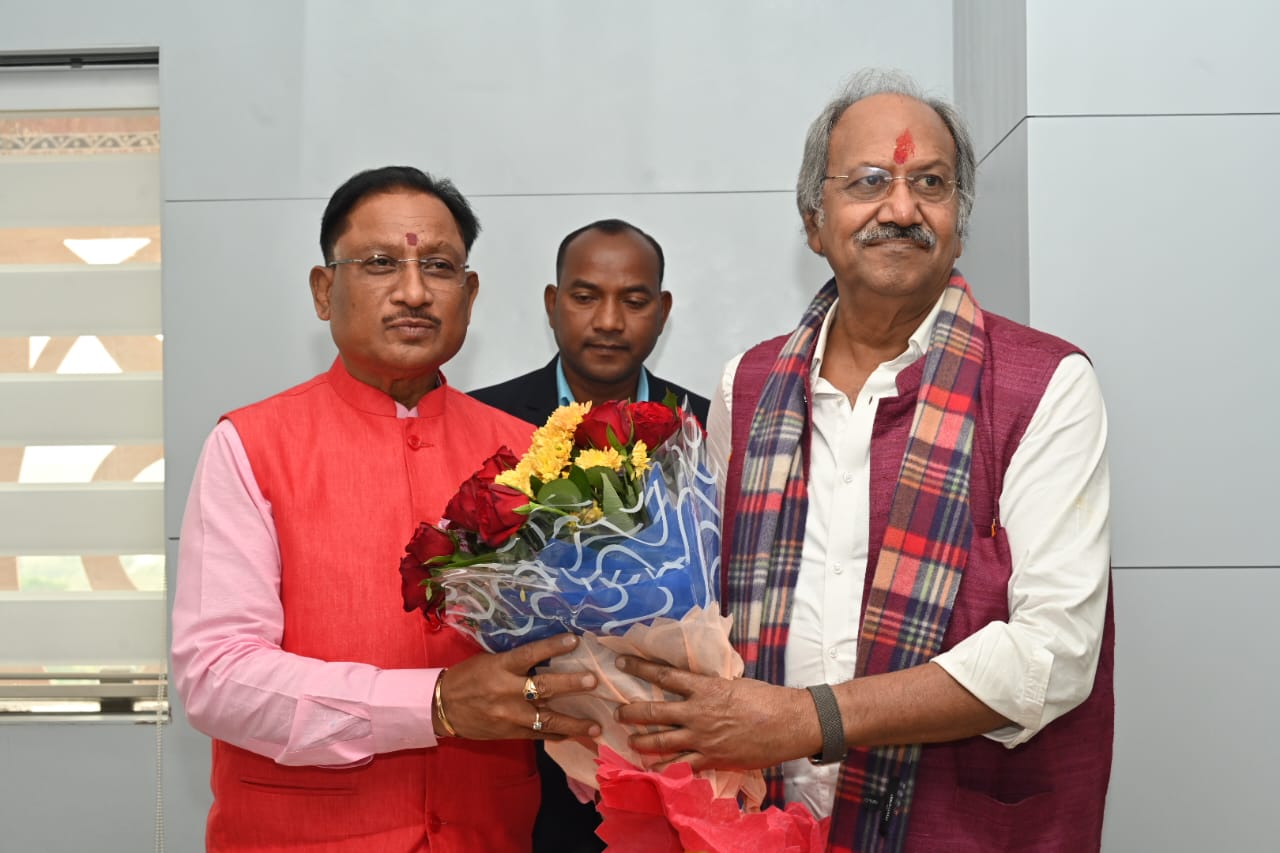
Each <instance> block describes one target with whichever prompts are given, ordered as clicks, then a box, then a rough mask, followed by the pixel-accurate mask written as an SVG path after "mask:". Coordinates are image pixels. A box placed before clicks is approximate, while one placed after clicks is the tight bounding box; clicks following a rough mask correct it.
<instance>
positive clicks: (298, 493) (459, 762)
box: [173, 167, 598, 853]
mask: <svg viewBox="0 0 1280 853" xmlns="http://www.w3.org/2000/svg"><path fill="white" fill-rule="evenodd" d="M479 227H480V226H479V223H478V221H477V220H476V217H475V214H474V213H473V212H472V210H471V207H470V205H469V204H468V203H467V201H466V199H465V198H464V197H463V196H462V194H461V193H459V192H458V190H457V189H456V188H455V187H454V186H453V184H452V183H451V182H449V181H448V180H440V179H435V178H432V177H431V176H429V175H426V174H424V173H422V172H420V171H418V170H417V169H412V168H406V167H387V168H382V169H375V170H371V171H367V172H362V173H360V174H358V175H356V176H354V177H353V178H351V179H350V180H348V181H347V182H346V183H345V184H343V186H341V187H340V188H339V189H338V190H337V192H335V193H334V195H333V197H332V198H331V199H330V201H329V204H328V207H327V208H326V209H325V212H324V216H323V219H322V222H321V229H320V246H321V249H322V251H323V253H324V260H325V263H324V264H323V265H322V266H317V267H315V268H314V269H312V271H311V293H312V297H313V300H314V304H315V310H316V315H317V316H318V317H319V318H320V319H321V320H324V321H326V322H327V323H328V324H329V327H330V331H331V333H332V336H333V340H334V342H335V343H336V344H337V348H338V357H337V359H336V360H335V361H334V362H333V365H332V367H330V368H329V370H328V371H327V372H326V373H323V374H321V375H319V376H316V377H315V378H313V379H311V380H310V381H308V382H305V383H303V384H302V385H299V386H297V387H295V388H291V389H289V390H287V391H284V392H282V393H280V394H277V395H275V396H273V397H270V398H268V399H266V400H263V401H261V402H258V403H255V404H253V405H250V406H247V407H245V408H242V409H238V410H236V411H233V412H231V413H229V414H227V415H225V416H224V417H223V419H222V420H221V422H220V423H219V424H218V425H217V427H216V428H215V429H214V431H213V433H212V435H211V436H210V437H209V440H208V441H207V442H206V444H205V448H204V451H203V453H202V455H201V458H200V462H199V465H198V467H197V470H196V474H195V479H194V481H193V483H192V487H191V494H190V497H189V499H188V503H187V511H186V514H185V517H184V519H183V528H182V540H181V545H180V550H179V570H178V584H177V590H176V594H175V602H174V614H173V668H174V679H175V683H176V685H177V688H178V691H179V693H180V694H181V696H182V699H183V702H184V705H185V707H186V710H187V715H188V717H189V718H190V720H191V723H192V725H194V726H195V727H196V728H197V729H199V730H200V731H202V732H205V733H206V734H208V735H209V736H211V737H212V738H213V739H214V741H213V774H212V788H213V795H214V803H213V808H212V810H211V811H210V813H209V821H208V827H207V833H206V839H207V845H208V849H209V850H215V851H276V850H281V851H283V850H288V851H317V853H318V851H361V853H367V851H396V853H400V851H403V853H408V851H423V850H430V851H468V853H471V851H476V850H486V851H508V850H510V851H527V850H529V849H530V846H531V833H532V827H533V821H534V815H535V814H536V812H537V809H538V777H537V773H536V771H535V766H534V758H533V749H532V740H533V739H535V738H547V737H552V738H560V737H565V736H580V735H591V734H594V733H596V732H597V729H598V727H596V726H594V724H592V723H590V722H589V721H584V720H578V719H574V718H570V717H566V716H563V715H560V714H556V713H554V712H551V711H549V710H547V709H546V708H545V706H543V705H542V702H544V701H545V700H546V699H547V698H550V697H553V696H555V695H557V694H564V693H571V692H577V691H581V690H584V689H589V688H590V687H592V686H593V685H594V679H592V678H591V677H585V678H584V677H583V676H574V675H539V676H538V677H537V678H536V679H534V684H533V688H534V694H533V695H532V696H531V697H529V698H526V693H527V684H526V675H527V673H528V670H529V669H530V668H531V667H532V666H533V665H534V664H535V663H536V662H538V661H540V660H544V659H546V658H549V657H553V656H556V655H559V654H563V653H564V652H566V651H568V650H570V649H571V648H573V646H574V645H575V642H576V640H575V638H573V637H569V636H565V637H553V638H549V639H547V640H542V641H539V642H535V643H530V644H529V645H527V646H525V647H523V648H520V649H517V650H515V651H511V652H508V653H505V654H500V655H489V654H480V653H479V649H478V648H477V647H476V646H475V645H474V644H473V643H472V642H471V641H469V640H467V639H465V638H464V637H463V635H461V634H460V633H458V632H456V631H453V630H451V629H447V628H446V629H441V628H440V627H439V626H437V625H433V624H431V623H429V622H427V621H426V620H424V619H422V618H421V616H419V615H418V614H416V613H406V612H405V610H404V605H403V602H402V598H401V589H400V584H399V582H398V581H399V578H398V576H397V574H396V566H397V565H398V564H399V563H400V558H401V556H402V555H403V552H404V546H405V543H406V542H407V541H408V540H409V538H410V536H411V535H412V534H413V532H414V530H415V528H416V526H417V524H418V523H419V522H420V521H432V522H434V521H438V520H439V519H440V517H441V514H442V512H443V510H444V507H445V504H446V502H447V501H448V499H449V498H450V497H451V496H452V494H453V493H454V491H455V490H456V488H457V486H458V485H459V484H460V483H461V482H462V481H463V480H465V479H466V478H467V477H469V476H470V475H471V474H472V473H473V472H475V471H476V470H477V469H478V468H479V467H480V465H481V463H482V462H483V461H484V460H485V459H486V458H487V457H488V456H490V455H491V454H492V453H493V452H494V451H495V450H496V449H497V448H498V447H499V446H501V445H504V444H505V445H507V446H508V447H510V448H511V449H512V450H513V451H514V452H516V453H520V452H523V450H524V449H525V447H526V446H527V445H528V441H529V437H530V435H531V433H532V427H531V426H530V425H529V424H527V423H525V422H523V421H520V420H518V419H516V418H514V417H511V416H509V415H506V414H504V413H503V412H500V411H497V410H496V409H492V408H490V407H488V406H485V405H484V404H482V403H479V402H477V401H475V400H473V399H472V398H470V397H468V396H467V395H465V394H462V393H460V392H458V391H455V390H454V389H453V388H452V387H450V386H449V385H448V383H447V382H446V381H445V378H444V374H443V373H441V372H440V367H441V365H443V364H444V363H445V362H446V361H448V360H449V359H450V358H452V357H453V355H454V354H456V353H457V352H458V350H459V348H460V347H461V346H462V342H463V338H464V337H465V334H466V329H467V324H468V321H469V320H470V316H471V306H472V304H473V303H474V302H475V298H476V294H477V291H478V289H479V279H478V277H477V276H476V273H475V272H473V271H471V270H469V269H468V268H467V256H468V254H469V252H470V250H471V246H472V243H473V241H474V240H475V237H476V234H477V233H478V231H479Z"/></svg>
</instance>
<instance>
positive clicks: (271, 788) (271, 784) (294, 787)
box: [240, 776, 356, 797]
mask: <svg viewBox="0 0 1280 853" xmlns="http://www.w3.org/2000/svg"><path fill="white" fill-rule="evenodd" d="M240 784H241V785H244V786H245V787H246V788H249V789H252V790H254V791H257V792H259V793H263V794H285V795H289V796H295V797H298V796H301V797H349V796H351V795H353V794H354V793H355V792H356V789H355V788H353V787H351V786H350V785H314V784H305V785H299V784H296V783H281V782H277V781H272V780H270V779H255V778H253V777H251V776H242V777H240Z"/></svg>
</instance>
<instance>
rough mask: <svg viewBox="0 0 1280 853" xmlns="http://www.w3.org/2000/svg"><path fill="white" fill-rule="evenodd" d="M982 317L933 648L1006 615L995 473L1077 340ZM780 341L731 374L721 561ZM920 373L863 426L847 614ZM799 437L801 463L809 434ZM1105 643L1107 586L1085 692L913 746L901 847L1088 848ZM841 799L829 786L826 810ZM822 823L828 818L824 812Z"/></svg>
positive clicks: (1098, 791)
mask: <svg viewBox="0 0 1280 853" xmlns="http://www.w3.org/2000/svg"><path fill="white" fill-rule="evenodd" d="M983 317H984V320H985V324H986V333H987V338H988V343H987V348H986V355H985V365H984V371H983V379H982V390H981V396H980V397H979V400H978V411H977V417H976V419H975V425H974V439H973V456H972V471H971V479H970V509H971V512H972V516H973V524H974V536H973V541H972V545H971V549H970V553H969V563H968V565H967V566H966V567H965V570H964V575H963V579H962V581H961V583H960V590H959V592H958V594H957V595H956V601H955V606H954V609H953V611H952V615H951V621H950V623H949V624H948V626H947V632H946V634H945V635H944V638H943V641H942V649H943V650H944V651H945V650H946V649H949V648H951V647H952V646H954V645H955V644H956V643H957V642H959V641H960V640H962V639H964V638H965V637H967V636H969V635H970V634H973V633H975V632H976V631H977V630H978V629H979V628H981V627H982V626H984V625H986V624H987V623H989V622H993V621H1008V619H1009V606H1008V595H1007V588H1008V583H1009V576H1010V574H1011V573H1012V569H1013V561H1012V557H1011V556H1010V553H1009V541H1008V537H1007V534H1006V533H1005V530H1004V528H1003V527H999V528H998V529H997V531H996V536H995V537H994V538H993V537H992V535H991V527H992V521H993V520H995V519H996V516H997V511H998V506H999V500H1000V491H1001V485H1002V483H1003V482H1004V474H1005V471H1006V470H1007V469H1008V467H1009V463H1010V461H1011V460H1012V458H1013V453H1014V451H1015V450H1016V449H1017V447H1018V443H1019V442H1020V441H1021V439H1022V434H1023V433H1024V432H1025V431H1026V428H1027V425H1028V424H1029V423H1030V421H1031V417H1032V415H1033V414H1034V413H1035V410H1036V406H1037V405H1038V404H1039V402H1040V398H1041V397H1042V396H1043V394H1044V390H1045V388H1046V387H1047V385H1048V383H1049V380H1050V378H1052V376H1053V372H1054V370H1056V369H1057V366H1058V363H1059V362H1060V361H1061V360H1062V359H1063V358H1065V357H1066V356H1067V355H1070V354H1072V353H1076V352H1079V350H1078V349H1076V348H1075V347H1073V346H1071V345H1070V344H1068V343H1067V342H1065V341H1062V340H1059V339H1058V338H1055V337H1052V336H1051V335H1047V334H1045V333H1043V332H1039V331H1036V330H1034V329H1030V328H1028V327H1026V326H1023V325H1020V324H1018V323H1015V322H1013V321H1012V320H1007V319H1005V318H1003V317H1000V316H998V315H995V314H991V313H986V312H984V314H983ZM785 341H786V336H782V337H778V338H774V339H772V340H769V341H765V342H764V343H762V344H759V345H757V346H756V347H754V348H752V349H751V350H749V351H748V353H747V355H745V356H744V357H743V359H742V362H741V364H740V366H739V368H738V373H737V375H736V376H735V381H734V388H733V440H732V455H731V457H730V462H729V472H728V477H727V483H726V489H725V508H724V519H725V521H724V536H723V542H724V544H723V548H724V553H722V555H721V562H720V565H721V566H725V567H727V566H728V565H729V554H728V551H729V550H730V549H731V548H732V544H733V529H732V526H733V519H734V517H735V510H736V505H737V501H738V496H739V494H740V489H741V483H742V458H743V455H744V454H745V451H746V443H747V437H748V432H749V430H750V424H751V414H752V413H753V412H754V411H755V408H756V403H757V402H758V401H759V398H760V393H761V391H762V390H763V388H764V381H765V379H766V377H767V376H768V373H769V369H770V367H771V366H772V363H773V361H774V359H775V358H776V356H777V353H778V352H779V351H780V350H781V348H782V345H783V343H785ZM744 370H745V371H746V372H745V373H744ZM923 372H924V359H923V358H921V359H918V360H917V361H916V362H915V363H913V364H912V365H910V366H908V367H907V368H906V369H905V370H903V371H902V372H901V373H899V374H898V377H897V387H898V396H897V397H895V398H892V399H883V400H881V401H880V405H879V408H878V409H877V411H876V417H875V423H874V426H873V427H872V435H871V495H870V499H871V529H870V540H869V541H870V548H869V551H870V553H869V554H868V556H867V569H866V572H867V574H866V585H865V587H864V592H863V599H862V602H861V607H860V610H859V620H861V614H862V613H864V612H865V610H866V604H867V600H866V596H867V594H868V593H869V592H870V590H871V582H872V574H873V573H874V571H875V565H876V561H877V559H878V558H879V555H880V543H881V541H882V540H883V539H884V531H885V526H886V523H887V520H888V516H889V506H890V504H891V502H892V500H893V489H894V485H895V484H896V482H897V479H898V469H899V467H900V466H901V464H902V455H903V453H904V452H905V450H906V442H907V436H908V434H909V432H910V430H911V419H912V415H913V413H914V411H915V405H916V395H917V393H918V391H919V389H920V379H921V376H922V374H923ZM805 442H806V460H805V464H806V466H807V465H808V459H807V442H808V437H807V435H806V438H805ZM732 608H733V603H732V602H728V603H727V604H726V609H727V610H728V611H729V612H732ZM1114 647H1115V626H1114V620H1113V616H1112V605H1111V596H1110V593H1108V597H1107V609H1106V623H1105V627H1104V630H1103V635H1102V649H1101V654H1100V656H1099V659H1098V669H1097V673H1096V675H1095V676H1094V682H1093V692H1092V693H1090V695H1089V698H1088V699H1086V700H1085V701H1084V702H1083V703H1081V704H1080V705H1079V706H1077V707H1076V708H1074V709H1073V710H1071V711H1070V712H1069V713H1067V714H1064V715H1063V716H1061V717H1059V718H1058V719H1056V720H1054V721H1053V722H1052V723H1050V724H1049V725H1048V726H1046V727H1045V728H1044V729H1043V730H1042V731H1040V732H1039V733H1038V734H1036V736H1035V737H1034V738H1032V739H1031V740H1030V741H1028V742H1027V743H1024V744H1021V745H1020V746H1017V747H1015V748H1014V749H1008V748H1006V747H1005V746H1003V745H1001V744H999V743H996V742H995V741H992V740H989V739H988V738H985V737H973V738H967V739H965V740H959V741H952V742H950V743H937V744H925V746H924V748H923V753H922V755H921V759H920V766H919V771H918V773H917V776H916V790H915V796H914V798H913V801H912V805H911V813H910V817H909V820H910V823H909V824H908V835H907V839H906V843H905V845H904V848H903V849H904V850H905V851H907V853H936V852H937V851H947V853H990V851H1002V853H1009V852H1010V851H1027V853H1083V851H1089V850H1098V849H1099V847H1100V846H1101V838H1102V816H1103V807H1104V805H1105V803H1106V795H1107V785H1108V782H1109V781H1110V778H1111V750H1112V735H1113V732H1114V715H1115V698H1114V694H1113V692H1112V656H1113V651H1114ZM841 806H842V803H841V802H840V799H839V798H837V801H836V808H837V809H838V808H840V807H841ZM832 823H833V826H834V825H835V824H836V821H833V822H832ZM829 845H830V848H831V849H838V850H846V849H850V848H849V846H848V843H847V842H843V841H840V840H838V839H834V838H833V839H830V840H829Z"/></svg>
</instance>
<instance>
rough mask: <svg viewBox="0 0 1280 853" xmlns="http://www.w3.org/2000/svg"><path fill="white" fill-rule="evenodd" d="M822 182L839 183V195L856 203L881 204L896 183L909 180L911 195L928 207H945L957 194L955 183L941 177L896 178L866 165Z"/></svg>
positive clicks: (925, 175)
mask: <svg viewBox="0 0 1280 853" xmlns="http://www.w3.org/2000/svg"><path fill="white" fill-rule="evenodd" d="M822 180H824V181H837V182H839V183H837V184H836V187H837V188H838V189H839V190H840V192H841V193H843V194H844V196H845V197H846V198H847V199H849V200H850V201H856V202H867V201H880V200H882V199H884V198H886V197H888V195H889V191H890V190H892V189H893V182H894V181H906V182H907V189H909V190H910V191H911V195H913V196H914V197H915V198H916V200H917V201H922V202H925V203H926V204H943V203H944V202H948V201H951V197H952V196H954V195H955V194H956V182H955V181H949V180H947V179H946V178H944V177H942V176H941V175H935V174H932V173H930V172H921V173H918V174H915V175H898V176H897V177H894V176H893V175H891V174H889V173H888V172H887V171H885V170H884V169H878V168H876V167H875V166H863V167H862V168H860V169H858V170H856V171H855V172H854V173H853V174H852V175H827V176H825V177H824V178H823V179H822Z"/></svg>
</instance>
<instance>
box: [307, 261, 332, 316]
mask: <svg viewBox="0 0 1280 853" xmlns="http://www.w3.org/2000/svg"><path fill="white" fill-rule="evenodd" d="M332 289H333V270H332V269H331V268H329V267H312V268H311V302H312V304H313V305H315V309H316V316H317V317H319V318H320V319H321V320H324V321H325V322H328V320H329V304H330V295H331V291H332Z"/></svg>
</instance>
